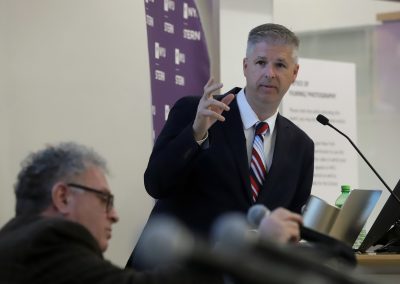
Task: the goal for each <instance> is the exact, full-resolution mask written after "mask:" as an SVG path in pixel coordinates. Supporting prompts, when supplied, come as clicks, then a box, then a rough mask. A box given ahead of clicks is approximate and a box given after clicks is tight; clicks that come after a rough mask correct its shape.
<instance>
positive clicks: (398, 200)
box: [326, 121, 400, 204]
mask: <svg viewBox="0 0 400 284" xmlns="http://www.w3.org/2000/svg"><path fill="white" fill-rule="evenodd" d="M326 125H329V126H330V127H332V128H333V129H335V130H336V131H337V132H339V133H340V134H342V135H343V136H344V137H346V139H347V140H348V141H349V142H350V143H351V145H353V147H354V149H356V151H357V153H358V154H359V155H360V156H361V158H363V160H364V161H365V162H366V163H367V165H368V166H369V167H370V168H371V170H372V171H373V172H374V174H375V175H376V176H377V177H378V178H379V180H380V181H381V182H382V183H383V185H384V186H385V187H386V189H387V190H389V192H390V195H391V196H393V197H394V198H395V199H396V201H397V202H398V203H399V204H400V199H399V198H398V197H397V195H396V194H394V193H393V190H391V189H390V187H389V186H388V185H387V184H386V182H385V181H384V180H383V179H382V177H381V176H380V175H379V174H378V172H377V171H376V170H375V169H374V167H373V166H372V165H371V164H370V163H369V162H368V160H367V159H366V158H365V157H364V155H363V154H362V153H361V151H360V150H359V149H358V147H357V146H356V145H355V144H354V142H353V141H351V139H350V138H349V137H348V136H347V135H346V134H344V133H343V132H342V131H340V130H339V129H337V128H336V127H335V126H333V125H332V124H330V123H329V121H328V122H326Z"/></svg>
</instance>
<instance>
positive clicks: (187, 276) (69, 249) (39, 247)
mask: <svg viewBox="0 0 400 284" xmlns="http://www.w3.org/2000/svg"><path fill="white" fill-rule="evenodd" d="M204 279H207V280H204V281H202V275H200V276H199V275H196V276H194V275H192V274H191V273H189V271H179V272H178V270H176V273H175V272H174V271H168V272H166V271H165V272H163V271H161V270H160V271H157V272H153V273H139V272H135V271H134V270H132V269H126V270H122V269H121V268H119V267H116V266H115V265H113V264H111V263H110V262H109V261H106V260H104V259H103V256H102V253H101V251H100V248H99V246H98V244H97V242H96V240H95V239H94V238H93V237H92V235H91V234H90V232H89V231H88V230H86V228H84V227H83V226H81V225H79V224H78V223H75V222H70V221H66V220H64V219H61V218H44V217H37V216H36V217H18V218H14V219H12V220H11V221H10V222H8V223H7V224H6V225H5V226H4V227H3V228H2V229H1V230H0V283H1V284H3V283H4V284H5V283H7V284H23V283H24V284H25V283H29V284H35V283H38V284H47V283H49V284H61V283H65V284H67V283H68V284H75V283H76V284H78V283H80V284H92V283H93V284H94V283H96V284H106V283H109V284H116V283H118V284H125V283H126V284H127V283H138V284H147V283H208V282H209V279H211V278H208V277H206V276H204Z"/></svg>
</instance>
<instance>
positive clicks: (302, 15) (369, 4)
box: [273, 0, 400, 32]
mask: <svg viewBox="0 0 400 284" xmlns="http://www.w3.org/2000/svg"><path fill="white" fill-rule="evenodd" d="M273 7H274V10H273V16H274V21H275V22H277V23H280V24H282V25H286V26H288V27H289V28H291V29H293V31H295V32H304V31H324V30H332V29H343V28H355V27H365V26H369V25H375V24H377V21H376V14H377V13H383V12H393V11H396V10H397V11H398V10H400V4H399V3H393V2H386V1H376V0H335V1H332V0H301V1H296V0H275V1H274V5H273Z"/></svg>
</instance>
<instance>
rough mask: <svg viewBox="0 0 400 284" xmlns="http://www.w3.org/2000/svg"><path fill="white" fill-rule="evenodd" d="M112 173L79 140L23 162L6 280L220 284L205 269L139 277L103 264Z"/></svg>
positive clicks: (1, 260)
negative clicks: (108, 173) (203, 270)
mask: <svg viewBox="0 0 400 284" xmlns="http://www.w3.org/2000/svg"><path fill="white" fill-rule="evenodd" d="M106 173H107V167H106V163H105V161H104V160H103V158H101V157H100V156H99V155H98V154H96V153H95V152H94V151H93V150H91V149H89V148H87V147H84V146H81V145H78V144H75V143H62V144H60V145H57V146H53V147H51V146H50V147H47V148H45V149H44V150H42V151H38V152H37V153H34V154H32V155H30V156H29V157H28V158H27V159H26V160H25V162H24V164H23V168H22V170H21V172H20V173H19V175H18V179H17V183H16V186H15V194H16V197H17V205H16V217H15V218H13V219H12V220H11V221H9V222H8V223H7V224H6V225H5V226H4V227H3V228H2V229H1V230H0V283H7V284H23V283H32V284H34V283H38V284H39V283H40V284H46V283H52V284H57V283H70V284H74V283H104V284H106V283H110V284H111V283H113V284H114V283H138V284H140V283H142V284H147V283H220V281H221V277H220V276H218V275H212V274H208V273H203V272H202V271H196V272H195V271H191V270H189V269H183V268H179V269H178V268H174V269H171V270H169V271H161V270H160V271H157V272H152V273H138V272H136V271H134V270H131V269H126V270H122V269H121V268H119V267H116V266H114V265H113V264H111V263H110V262H108V261H106V260H104V259H103V255H102V253H103V252H104V251H105V250H106V249H107V246H108V241H109V239H110V238H111V232H112V225H113V224H114V223H116V222H117V221H118V215H117V213H116V211H115V208H114V206H113V201H114V197H113V195H112V194H111V192H110V188H109V186H108V183H107V179H106V176H105V175H106ZM200 272H201V273H200Z"/></svg>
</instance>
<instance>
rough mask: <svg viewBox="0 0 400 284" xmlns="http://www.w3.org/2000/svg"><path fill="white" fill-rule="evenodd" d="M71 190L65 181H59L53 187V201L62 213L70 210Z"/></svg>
mask: <svg viewBox="0 0 400 284" xmlns="http://www.w3.org/2000/svg"><path fill="white" fill-rule="evenodd" d="M70 194H71V192H70V190H69V189H68V186H67V185H66V184H65V183H62V182H58V183H56V184H54V186H53V188H52V189H51V198H52V203H53V206H54V207H55V209H56V210H57V211H58V212H59V213H61V214H62V215H65V214H68V212H69V211H70V202H71V197H70Z"/></svg>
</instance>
